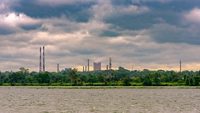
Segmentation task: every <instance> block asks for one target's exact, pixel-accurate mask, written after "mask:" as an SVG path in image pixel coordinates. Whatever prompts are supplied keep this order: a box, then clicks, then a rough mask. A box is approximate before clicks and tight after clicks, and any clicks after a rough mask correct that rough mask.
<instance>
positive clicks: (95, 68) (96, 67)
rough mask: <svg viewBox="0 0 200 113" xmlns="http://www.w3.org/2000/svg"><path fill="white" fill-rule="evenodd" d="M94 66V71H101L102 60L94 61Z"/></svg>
mask: <svg viewBox="0 0 200 113" xmlns="http://www.w3.org/2000/svg"><path fill="white" fill-rule="evenodd" d="M93 66H94V67H93V68H94V71H100V70H101V62H94V63H93Z"/></svg>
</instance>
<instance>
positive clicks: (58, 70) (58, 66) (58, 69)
mask: <svg viewBox="0 0 200 113" xmlns="http://www.w3.org/2000/svg"><path fill="white" fill-rule="evenodd" d="M57 72H58V73H59V72H60V65H59V64H57Z"/></svg>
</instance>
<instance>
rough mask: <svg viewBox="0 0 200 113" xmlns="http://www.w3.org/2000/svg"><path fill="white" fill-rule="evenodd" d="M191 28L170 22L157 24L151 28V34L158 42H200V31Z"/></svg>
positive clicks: (196, 43)
mask: <svg viewBox="0 0 200 113" xmlns="http://www.w3.org/2000/svg"><path fill="white" fill-rule="evenodd" d="M190 29H191V28H188V27H186V28H184V27H182V28H180V27H177V26H173V25H169V24H157V25H154V27H152V28H151V29H150V35H151V36H152V38H153V39H154V40H155V41H157V42H158V43H188V44H195V45H198V44H200V38H199V35H200V34H199V31H198V30H197V31H195V30H194V31H192V30H190Z"/></svg>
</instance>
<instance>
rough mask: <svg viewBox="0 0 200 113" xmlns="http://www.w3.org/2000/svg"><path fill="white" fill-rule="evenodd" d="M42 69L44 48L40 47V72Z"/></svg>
mask: <svg viewBox="0 0 200 113" xmlns="http://www.w3.org/2000/svg"><path fill="white" fill-rule="evenodd" d="M41 71H42V48H41V47H40V59H39V72H41Z"/></svg>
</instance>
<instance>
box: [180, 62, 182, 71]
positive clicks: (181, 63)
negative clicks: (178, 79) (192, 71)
mask: <svg viewBox="0 0 200 113" xmlns="http://www.w3.org/2000/svg"><path fill="white" fill-rule="evenodd" d="M181 72H182V61H181V60H180V73H181Z"/></svg>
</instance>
